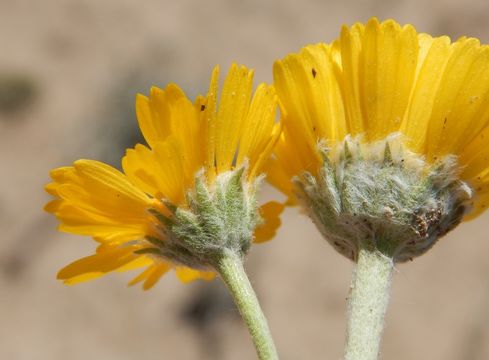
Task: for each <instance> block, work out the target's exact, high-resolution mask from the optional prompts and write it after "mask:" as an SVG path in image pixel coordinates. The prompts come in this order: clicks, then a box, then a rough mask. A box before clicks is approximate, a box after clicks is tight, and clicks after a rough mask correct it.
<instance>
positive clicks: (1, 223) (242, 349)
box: [0, 0, 489, 360]
mask: <svg viewBox="0 0 489 360" xmlns="http://www.w3.org/2000/svg"><path fill="white" fill-rule="evenodd" d="M371 15H377V16H379V17H380V18H381V19H385V18H387V17H394V18H395V19H397V20H398V21H400V22H402V23H405V22H410V23H413V24H414V25H415V26H416V27H417V28H418V30H420V31H426V32H430V33H433V34H440V35H441V34H449V35H450V36H452V37H453V38H456V37H458V36H460V35H464V34H467V35H472V36H476V37H479V38H480V39H481V40H482V42H486V43H487V42H489V2H487V1H485V0H480V1H465V2H462V1H457V0H451V1H426V0H423V1H421V0H419V1H392V0H391V1H387V0H365V1H359V2H353V1H342V2H331V1H309V2H306V1H301V2H298V1H297V2H295V1H290V0H283V1H264V0H261V1H260V0H254V1H237V0H236V1H224V0H222V1H212V0H206V1H193V2H192V1H154V0H146V1H127V0H125V1H124V0H110V1H109V0H105V1H103V0H91V1H88V0H85V1H75V0H73V1H69V0H64V1H62V0H43V1H36V0H30V1H28V0H0V171H1V173H0V174H1V176H0V229H1V234H2V235H1V241H0V359H11V360H17V359H22V360H24V359H26V360H31V359H53V360H57V359H73V360H78V359H80V360H81V359H117V360H126V359H145V360H146V359H147V360H153V359H155V360H156V359H238V360H239V359H253V358H254V351H253V348H252V346H251V342H250V340H249V339H248V336H247V333H246V331H245V330H244V328H243V326H242V324H241V322H240V319H239V317H238V316H237V315H236V313H235V311H234V310H233V307H232V303H231V302H230V300H229V298H228V297H227V295H226V292H225V291H224V290H223V288H222V286H221V285H220V283H219V282H217V281H215V282H212V283H201V282H197V283H193V284H191V285H183V284H180V283H178V282H177V281H176V279H175V277H174V275H172V274H170V275H169V276H166V277H165V278H164V279H163V280H162V281H161V282H160V283H159V284H158V285H157V286H156V287H155V289H154V290H152V291H150V292H143V291H141V290H139V289H138V288H127V287H126V285H125V283H126V282H127V280H128V279H129V276H125V275H114V276H108V277H106V278H104V279H101V280H98V281H95V282H91V283H86V284H83V285H79V286H76V287H66V286H63V285H62V284H60V283H58V282H56V280H55V278H54V276H55V273H56V271H57V270H58V269H59V268H60V267H61V266H63V265H65V264H67V263H68V262H70V261H72V260H74V259H76V258H78V257H81V256H84V255H88V254H89V252H90V251H92V249H93V248H94V244H93V243H92V242H91V241H90V240H89V239H88V238H82V237H76V236H69V235H63V234H59V233H57V232H56V231H55V221H54V219H52V218H50V217H49V216H47V215H46V214H44V213H43V212H42V211H41V207H42V205H43V203H45V202H46V201H47V199H48V197H47V195H45V194H44V193H43V191H42V187H43V185H44V184H45V183H46V182H47V181H48V170H49V169H51V168H53V167H56V166H60V165H66V164H69V163H70V162H72V161H73V160H75V159H77V158H80V157H88V158H95V159H99V160H104V161H108V162H111V163H113V164H116V165H117V164H118V159H119V158H120V157H121V155H122V154H123V152H124V147H127V146H132V145H133V144H134V143H135V142H136V141H138V138H139V136H140V135H139V133H138V130H137V128H136V120H135V115H134V109H133V102H134V94H135V93H136V92H138V91H143V92H147V91H148V90H149V86H150V85H151V84H156V85H160V86H164V85H165V84H166V83H167V82H169V81H174V82H177V83H178V84H180V85H181V86H182V87H183V88H184V89H186V90H187V92H188V94H189V95H191V96H192V97H193V96H195V95H196V94H197V93H201V92H204V91H205V90H206V87H207V81H208V77H209V74H210V72H211V69H212V67H213V66H214V64H215V63H220V64H222V66H223V67H224V68H227V66H228V65H229V63H230V62H231V61H233V60H236V61H238V62H240V63H243V64H246V65H248V66H250V67H254V68H255V69H256V79H257V80H260V81H270V80H271V65H272V62H273V61H274V59H277V58H280V57H283V56H284V55H285V54H287V53H288V52H293V51H297V50H299V48H300V47H301V46H303V45H305V44H306V43H312V42H318V41H331V40H332V39H334V38H335V37H336V36H337V34H338V32H339V26H340V25H341V24H343V23H352V22H355V21H365V20H367V19H368V18H369V17H370V16H371ZM264 196H265V197H275V196H278V195H277V193H274V192H273V191H272V190H271V189H269V188H266V189H265V190H264ZM488 221H489V214H486V215H485V216H482V217H481V218H479V219H477V220H476V221H473V222H471V223H467V224H464V225H463V226H461V227H460V228H459V229H457V230H456V231H454V232H453V233H452V234H450V235H449V236H448V237H447V238H446V239H443V240H442V241H441V243H440V244H439V245H437V246H435V248H434V249H433V250H432V251H431V252H430V253H428V254H427V255H425V256H423V257H421V258H419V259H417V260H415V261H414V262H413V263H410V264H407V265H401V266H399V268H398V272H397V274H396V276H395V279H394V286H393V292H392V301H391V304H390V308H389V313H388V317H387V327H386V333H385V341H384V344H383V358H384V359H396V360H408V359H409V360H414V359H432V360H441V359H443V360H452V359H453V360H455V359H468V360H472V359H474V360H482V359H489V315H488V314H489V310H488V306H489V259H488V255H487V254H488V250H489V242H488V239H487V237H488V236H487V230H486V229H487V224H488ZM283 222H284V225H283V227H282V228H281V230H280V232H279V234H278V236H277V238H276V239H275V240H274V241H273V242H270V243H268V244H264V245H262V246H256V247H254V248H253V249H252V251H251V253H250V256H249V260H248V262H247V267H248V269H249V273H250V276H251V278H252V281H253V283H254V285H255V287H256V290H257V292H258V294H259V296H260V298H261V300H262V304H263V307H264V308H265V311H266V313H267V315H268V318H269V321H270V325H271V328H272V331H273V333H274V336H275V339H276V343H277V346H278V348H279V350H280V353H281V358H282V359H340V358H341V355H342V348H343V337H344V328H345V316H344V314H345V298H346V296H347V293H348V286H349V278H350V274H351V270H352V264H351V263H350V262H349V261H347V260H346V259H343V258H341V257H340V256H338V255H337V254H336V253H334V252H333V250H332V249H331V248H330V247H329V246H328V245H327V244H326V243H325V242H324V241H323V240H322V239H321V238H320V236H319V235H318V233H317V232H316V230H315V229H314V227H313V226H311V224H310V223H309V221H308V219H307V218H305V217H303V216H298V215H297V212H296V211H295V209H290V210H288V211H287V212H286V214H285V216H284V221H283Z"/></svg>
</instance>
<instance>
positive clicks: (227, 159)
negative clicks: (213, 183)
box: [215, 64, 253, 173]
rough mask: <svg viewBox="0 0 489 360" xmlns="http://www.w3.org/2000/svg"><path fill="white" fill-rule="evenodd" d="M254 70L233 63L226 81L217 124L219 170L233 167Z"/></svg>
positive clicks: (248, 101)
mask: <svg viewBox="0 0 489 360" xmlns="http://www.w3.org/2000/svg"><path fill="white" fill-rule="evenodd" d="M252 83H253V70H248V69H247V68H246V67H244V66H239V67H238V65H236V64H233V65H232V66H231V69H230V70H229V73H228V75H227V77H226V79H225V80H224V85H223V87H222V92H221V97H220V100H219V109H218V112H217V118H216V127H215V134H216V138H215V148H216V150H215V157H216V166H217V172H218V173H221V172H224V171H227V170H230V169H231V168H232V165H233V159H234V157H235V155H236V151H237V149H238V143H239V139H240V132H241V130H242V125H243V121H244V119H245V118H246V116H247V113H248V108H249V105H250V98H251V90H252Z"/></svg>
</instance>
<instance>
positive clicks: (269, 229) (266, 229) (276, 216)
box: [254, 201, 284, 243]
mask: <svg viewBox="0 0 489 360" xmlns="http://www.w3.org/2000/svg"><path fill="white" fill-rule="evenodd" d="M283 210H284V205H283V204H280V203H278V202H276V201H270V202H268V203H266V204H264V205H262V206H261V207H260V215H261V217H262V218H263V224H261V225H260V226H258V227H257V228H256V229H255V239H254V242H255V243H262V242H265V241H268V240H271V239H273V237H274V236H275V234H276V233H277V229H278V228H279V227H280V224H281V221H280V214H281V213H282V211H283Z"/></svg>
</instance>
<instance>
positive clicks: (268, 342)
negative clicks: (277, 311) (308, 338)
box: [215, 253, 278, 360]
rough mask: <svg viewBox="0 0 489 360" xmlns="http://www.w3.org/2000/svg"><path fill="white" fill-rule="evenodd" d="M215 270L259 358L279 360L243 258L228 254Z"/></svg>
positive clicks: (221, 258) (219, 261)
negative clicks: (225, 286)
mask: <svg viewBox="0 0 489 360" xmlns="http://www.w3.org/2000/svg"><path fill="white" fill-rule="evenodd" d="M215 269H216V270H217V272H218V273H219V274H220V275H221V278H222V280H223V281H224V283H225V284H226V285H227V287H228V289H229V291H230V293H231V295H232V296H233V298H234V302H235V304H236V306H237V307H238V309H239V312H240V313H241V316H242V318H243V320H244V322H245V324H246V326H247V327H248V331H249V333H250V335H251V338H252V339H253V343H254V344H255V348H256V352H257V354H258V358H259V359H260V360H277V359H278V354H277V350H276V349H275V344H274V343H273V339H272V335H271V333H270V329H269V328H268V324H267V320H266V318H265V315H264V314H263V312H262V310H261V308H260V304H259V303H258V299H257V297H256V295H255V292H254V291H253V288H252V286H251V284H250V281H249V280H248V277H247V276H246V272H245V270H244V268H243V262H242V260H241V258H240V257H239V256H237V255H236V254H232V253H227V254H225V255H224V256H222V257H220V258H219V259H218V260H217V261H216V264H215Z"/></svg>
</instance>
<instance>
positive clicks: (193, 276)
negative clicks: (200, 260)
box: [175, 266, 215, 283]
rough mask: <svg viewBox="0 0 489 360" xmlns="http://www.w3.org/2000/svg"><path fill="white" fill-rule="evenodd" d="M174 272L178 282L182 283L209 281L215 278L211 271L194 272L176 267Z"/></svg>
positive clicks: (184, 267) (183, 267) (186, 268)
mask: <svg viewBox="0 0 489 360" xmlns="http://www.w3.org/2000/svg"><path fill="white" fill-rule="evenodd" d="M175 272H176V274H177V278H178V280H180V281H181V282H183V283H189V282H192V281H194V280H198V279H202V280H207V281H209V280H212V279H214V277H215V273H214V272H212V271H200V270H194V269H191V268H189V267H186V266H177V268H176V269H175Z"/></svg>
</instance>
